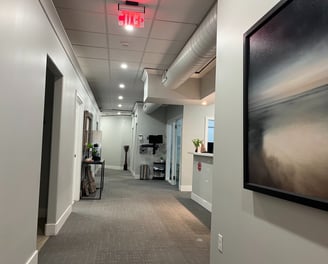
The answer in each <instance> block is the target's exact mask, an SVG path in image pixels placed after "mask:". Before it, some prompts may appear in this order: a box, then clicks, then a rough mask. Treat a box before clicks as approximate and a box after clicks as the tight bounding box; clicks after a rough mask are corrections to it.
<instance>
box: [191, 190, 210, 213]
mask: <svg viewBox="0 0 328 264" xmlns="http://www.w3.org/2000/svg"><path fill="white" fill-rule="evenodd" d="M191 200H193V201H195V202H196V203H198V204H200V205H201V206H203V207H204V208H205V209H207V210H208V211H210V212H212V204H211V203H210V202H208V201H206V200H204V199H203V198H202V197H200V196H198V195H197V194H195V193H193V192H192V193H191Z"/></svg>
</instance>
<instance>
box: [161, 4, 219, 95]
mask: <svg viewBox="0 0 328 264" xmlns="http://www.w3.org/2000/svg"><path fill="white" fill-rule="evenodd" d="M216 27H217V4H215V5H214V6H213V8H212V9H211V10H210V12H209V13H208V15H207V16H206V18H205V19H204V20H203V22H202V23H201V24H200V26H199V27H198V28H197V30H196V31H195V33H194V34H193V35H192V37H191V38H190V39H189V41H188V42H187V44H186V45H185V46H184V48H183V49H182V50H181V52H180V53H179V55H178V56H177V58H176V59H175V60H174V61H173V63H172V64H171V66H170V67H169V69H168V70H167V71H166V72H165V73H164V74H163V76H162V84H163V85H164V86H165V87H168V88H170V89H176V88H177V87H179V86H180V85H181V84H183V83H184V82H185V81H186V80H187V79H188V78H190V76H191V75H193V74H194V73H195V72H197V71H198V70H199V69H200V68H201V67H203V66H204V65H205V64H207V63H208V62H209V61H210V60H211V59H213V58H214V57H215V55H216Z"/></svg>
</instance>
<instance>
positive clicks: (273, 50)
mask: <svg viewBox="0 0 328 264" xmlns="http://www.w3.org/2000/svg"><path fill="white" fill-rule="evenodd" d="M327 14H328V1H322V0H311V1H308V0H294V1H291V3H290V4H288V5H287V6H285V7H284V8H283V9H282V10H281V11H280V12H279V13H278V14H276V15H275V16H274V17H272V18H271V19H270V20H269V21H268V22H267V23H265V24H264V25H263V26H262V27H261V28H260V29H258V30H257V31H256V32H255V33H253V34H252V35H251V36H249V37H248V39H249V61H248V180H249V182H250V183H254V184H258V185H262V186H266V187H270V188H274V189H277V190H282V191H285V192H288V193H294V194H296V195H301V196H302V197H303V196H305V197H308V198H310V199H317V200H324V201H328V15H327Z"/></svg>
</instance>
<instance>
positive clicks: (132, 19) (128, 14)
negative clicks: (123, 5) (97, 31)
mask: <svg viewBox="0 0 328 264" xmlns="http://www.w3.org/2000/svg"><path fill="white" fill-rule="evenodd" d="M118 25H119V26H122V27H124V26H133V27H136V28H143V27H144V26H145V14H144V13H140V12H133V11H127V10H123V11H119V12H118Z"/></svg>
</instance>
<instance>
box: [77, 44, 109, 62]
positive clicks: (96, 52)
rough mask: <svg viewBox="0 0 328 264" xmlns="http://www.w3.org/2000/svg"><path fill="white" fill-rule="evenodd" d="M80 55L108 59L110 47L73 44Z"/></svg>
mask: <svg viewBox="0 0 328 264" xmlns="http://www.w3.org/2000/svg"><path fill="white" fill-rule="evenodd" d="M73 49H74V52H75V54H76V55H77V56H78V57H84V58H93V59H105V60H108V49H105V48H94V47H86V46H77V45H73Z"/></svg>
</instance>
